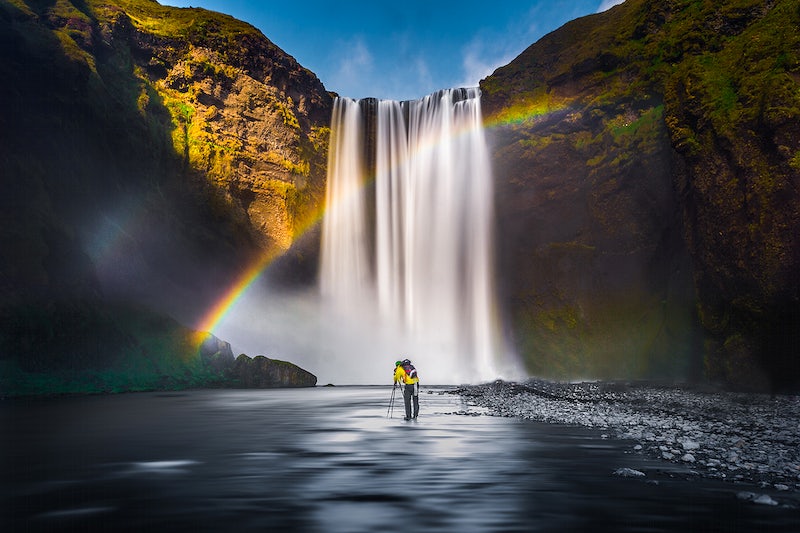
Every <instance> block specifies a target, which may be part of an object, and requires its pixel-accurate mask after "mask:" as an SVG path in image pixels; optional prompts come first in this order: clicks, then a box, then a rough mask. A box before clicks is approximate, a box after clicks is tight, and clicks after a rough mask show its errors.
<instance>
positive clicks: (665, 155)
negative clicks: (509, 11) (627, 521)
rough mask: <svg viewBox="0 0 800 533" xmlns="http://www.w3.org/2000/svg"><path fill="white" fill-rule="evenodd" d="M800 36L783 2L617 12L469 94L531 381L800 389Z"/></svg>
mask: <svg viewBox="0 0 800 533" xmlns="http://www.w3.org/2000/svg"><path fill="white" fill-rule="evenodd" d="M798 22H800V10H798V9H797V6H796V3H793V2H788V1H783V2H780V1H776V2H768V3H766V4H765V3H763V2H755V1H728V2H722V3H713V4H712V3H708V2H700V1H689V0H684V1H667V2H663V1H661V2H654V1H647V0H627V1H626V2H625V3H624V4H622V5H620V6H617V7H615V8H613V9H612V10H610V11H608V12H605V13H602V14H598V15H594V16H590V17H586V18H583V19H579V20H576V21H573V22H571V23H568V24H567V25H565V26H564V27H562V28H560V29H559V30H557V31H556V32H553V33H551V34H550V35H548V36H546V37H544V38H543V39H542V40H540V41H539V42H537V43H536V44H534V45H533V46H531V47H530V48H529V49H528V50H526V51H525V52H524V53H523V54H521V55H520V56H519V57H518V58H517V59H515V60H514V61H513V62H512V63H510V64H509V65H507V66H505V67H502V68H500V69H498V70H497V71H496V72H495V73H494V74H493V75H492V76H490V77H489V78H487V79H485V80H483V81H482V83H481V88H482V90H483V92H484V100H485V109H486V114H487V124H489V125H490V126H492V128H491V133H490V138H491V139H492V143H493V145H494V160H495V164H496V169H497V173H498V175H497V180H498V211H499V219H500V224H499V233H500V236H499V242H500V245H499V246H500V257H501V259H500V261H501V271H502V272H503V274H504V277H505V282H506V286H505V289H506V291H507V293H508V296H509V298H510V301H511V302H512V306H511V314H512V319H513V323H514V331H515V333H516V335H517V341H518V345H519V348H520V350H521V351H522V353H523V354H524V355H525V356H526V358H527V362H528V365H529V367H530V368H531V369H532V370H533V371H534V372H537V373H541V374H553V373H555V374H557V375H558V374H561V375H571V376H575V375H582V374H584V375H593V376H598V375H599V376H606V377H612V376H626V377H630V376H648V375H652V374H654V372H653V371H654V370H655V371H657V372H655V373H658V374H662V375H663V373H664V372H666V373H667V374H669V373H674V374H675V375H680V374H682V373H684V372H685V371H687V370H688V371H689V372H690V374H693V375H695V376H697V377H699V376H700V375H701V374H704V375H705V376H706V377H708V378H711V379H713V380H718V381H722V382H725V383H728V384H730V385H733V386H736V387H741V388H759V389H764V388H767V387H770V386H771V387H773V388H778V389H780V388H784V387H791V386H797V384H798V382H800V372H798V366H797V364H798V363H797V356H796V346H797V340H798V338H797V332H796V329H797V328H796V327H792V326H791V325H792V324H794V325H796V324H798V323H800V322H798V319H799V318H800V315H798V309H800V274H799V273H800V261H799V260H798V259H799V258H800V255H798V252H799V251H800V247H799V246H798V245H799V244H800V243H799V242H798V235H800V216H799V212H798V206H800V203H799V202H798V200H800V198H798V190H799V189H798V184H800V174H799V173H798V169H800V165H798V157H800V135H799V134H798V133H800V132H798V129H797V128H798V123H799V122H798V120H797V119H798V115H800V91H798V81H800V63H799V62H798V42H799V41H798V37H797V32H796V31H795V30H794V29H796V28H797V27H798ZM793 28H794V29H793ZM695 302H697V305H695ZM695 326H699V327H695ZM793 346H794V348H793ZM693 353H696V354H704V355H703V360H702V361H697V360H694V359H693V358H692V356H691V354H693Z"/></svg>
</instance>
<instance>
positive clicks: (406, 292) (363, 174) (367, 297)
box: [320, 88, 514, 383]
mask: <svg viewBox="0 0 800 533" xmlns="http://www.w3.org/2000/svg"><path fill="white" fill-rule="evenodd" d="M492 202H493V195H492V174H491V167H490V164H489V155H488V149H487V147H486V141H485V137H484V132H483V125H482V116H481V107H480V92H479V90H478V89H477V88H472V89H448V90H444V91H439V92H437V93H434V94H431V95H428V96H426V97H424V98H422V99H420V100H415V101H406V102H397V101H391V100H375V99H364V100H353V99H349V98H337V99H336V101H335V103H334V110H333V116H332V120H331V145H330V154H329V161H328V190H327V196H326V205H327V211H326V216H325V219H324V221H323V229H322V254H321V256H322V257H321V267H320V290H321V293H322V295H323V297H324V298H325V301H326V303H327V305H328V306H329V309H331V310H332V312H336V313H339V314H340V316H342V317H348V318H349V320H350V321H351V327H352V325H353V324H356V325H357V326H355V327H353V329H352V330H351V331H352V334H353V335H359V333H358V331H359V328H362V329H364V330H365V331H370V332H372V333H374V332H375V331H379V332H383V333H385V334H386V335H388V336H391V337H392V339H393V340H392V341H390V342H388V343H387V344H386V345H388V346H391V347H393V348H396V356H397V357H398V358H400V356H401V355H402V356H404V357H409V358H410V359H412V360H413V361H414V362H415V363H417V366H418V368H419V369H420V374H421V376H423V377H424V378H425V379H426V381H427V382H429V383H459V382H476V381H485V380H489V379H494V378H497V377H499V376H501V375H506V376H508V374H510V373H513V370H514V369H513V364H512V359H513V357H512V356H511V355H510V354H509V351H508V349H507V346H506V343H505V342H504V340H503V338H502V335H501V334H500V324H499V318H498V316H499V315H498V312H497V304H496V301H495V290H494V273H493V269H492V261H493V258H492V257H493V256H492V220H493V210H492ZM384 355H385V356H386V357H388V359H393V356H394V355H395V354H384Z"/></svg>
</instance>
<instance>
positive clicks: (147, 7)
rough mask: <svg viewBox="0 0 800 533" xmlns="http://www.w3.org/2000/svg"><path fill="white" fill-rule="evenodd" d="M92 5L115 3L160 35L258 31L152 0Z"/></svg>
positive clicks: (100, 0) (102, 0)
mask: <svg viewBox="0 0 800 533" xmlns="http://www.w3.org/2000/svg"><path fill="white" fill-rule="evenodd" d="M90 2H91V3H92V4H93V5H94V6H106V5H109V4H112V5H113V4H116V5H118V6H119V7H121V8H122V9H124V10H125V12H126V13H128V15H129V16H130V17H131V19H133V21H134V23H136V24H137V25H138V26H140V27H141V28H142V29H144V30H147V31H148V32H150V33H153V34H155V35H158V36H162V37H171V36H187V35H191V34H195V33H200V34H204V33H206V32H213V33H224V34H256V35H261V32H260V31H259V30H257V29H256V28H254V27H253V26H251V25H250V24H247V23H246V22H242V21H240V20H237V19H235V18H233V17H231V16H229V15H225V14H223V13H217V12H215V11H209V10H207V9H202V8H197V7H188V8H178V7H169V6H162V5H161V4H159V3H158V2H156V1H155V0H90Z"/></svg>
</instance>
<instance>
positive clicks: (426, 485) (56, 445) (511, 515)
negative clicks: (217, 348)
mask: <svg viewBox="0 0 800 533" xmlns="http://www.w3.org/2000/svg"><path fill="white" fill-rule="evenodd" d="M441 392H442V391H441V390H438V389H436V388H429V389H427V390H426V389H423V394H422V397H421V405H422V411H421V415H420V419H419V420H418V421H411V422H405V421H403V420H402V400H400V401H399V402H397V400H396V404H395V409H394V417H393V418H388V417H387V409H388V407H389V399H390V393H391V389H389V388H388V387H341V388H326V387H319V388H316V389H304V390H267V391H219V390H213V391H191V392H187V393H182V394H158V393H144V394H127V395H118V396H105V397H83V398H68V399H59V400H33V401H16V402H10V403H9V402H6V403H5V404H0V422H2V428H3V434H4V438H3V445H2V446H3V448H2V460H3V464H2V467H3V475H2V485H1V488H2V492H0V497H2V506H3V513H2V524H0V526H2V530H3V531H17V530H25V531H59V530H81V531H86V530H107V531H112V530H113V531H132V530H141V529H143V528H146V529H149V530H153V529H157V530H161V529H165V530H170V531H181V530H187V531H189V530H191V531H244V530H248V531H249V530H253V531H288V530H291V531H325V532H338V531H341V532H357V531H364V532H368V531H369V532H371V531H384V532H388V531H404V530H407V529H409V528H413V529H414V530H415V531H509V532H511V531H798V530H800V522H799V521H798V510H797V509H796V508H795V509H791V508H788V507H767V506H759V505H755V504H753V503H751V502H744V501H742V500H739V499H737V498H736V493H737V491H740V490H752V489H747V488H746V487H742V486H739V485H733V484H731V483H723V482H717V481H711V480H702V479H699V478H697V477H696V476H692V475H691V473H690V472H689V471H688V470H685V469H681V467H676V466H673V465H670V464H666V463H660V462H655V461H649V460H647V459H645V458H643V457H641V456H639V455H634V454H629V453H627V450H629V449H630V446H629V445H628V443H624V442H619V441H612V440H607V439H602V438H601V436H600V433H599V432H596V431H591V430H588V429H585V428H578V427H570V426H559V425H547V424H541V423H535V422H530V421H521V420H516V419H510V418H498V417H491V416H486V415H484V414H483V413H482V412H481V411H479V410H477V409H476V408H474V407H471V406H468V405H467V404H465V403H464V402H463V401H462V400H461V398H460V397H458V396H454V395H450V394H441ZM623 467H629V468H634V469H637V470H640V471H643V472H646V473H647V476H646V477H645V478H641V479H634V478H622V477H616V476H613V475H612V472H614V471H615V470H616V469H618V468H623Z"/></svg>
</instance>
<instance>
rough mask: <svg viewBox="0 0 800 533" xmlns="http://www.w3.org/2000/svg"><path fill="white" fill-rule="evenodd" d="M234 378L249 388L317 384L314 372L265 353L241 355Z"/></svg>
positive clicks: (237, 360) (234, 369)
mask: <svg viewBox="0 0 800 533" xmlns="http://www.w3.org/2000/svg"><path fill="white" fill-rule="evenodd" d="M233 378H234V379H235V380H236V382H237V384H238V385H239V386H241V387H244V388H248V389H272V388H280V387H314V386H316V384H317V376H315V375H314V374H312V373H310V372H308V371H306V370H303V369H302V368H300V367H299V366H297V365H295V364H292V363H289V362H286V361H279V360H277V359H270V358H268V357H264V356H263V355H258V356H256V357H253V358H250V357H248V356H247V355H245V354H241V355H239V357H237V358H236V363H235V364H234V367H233Z"/></svg>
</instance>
